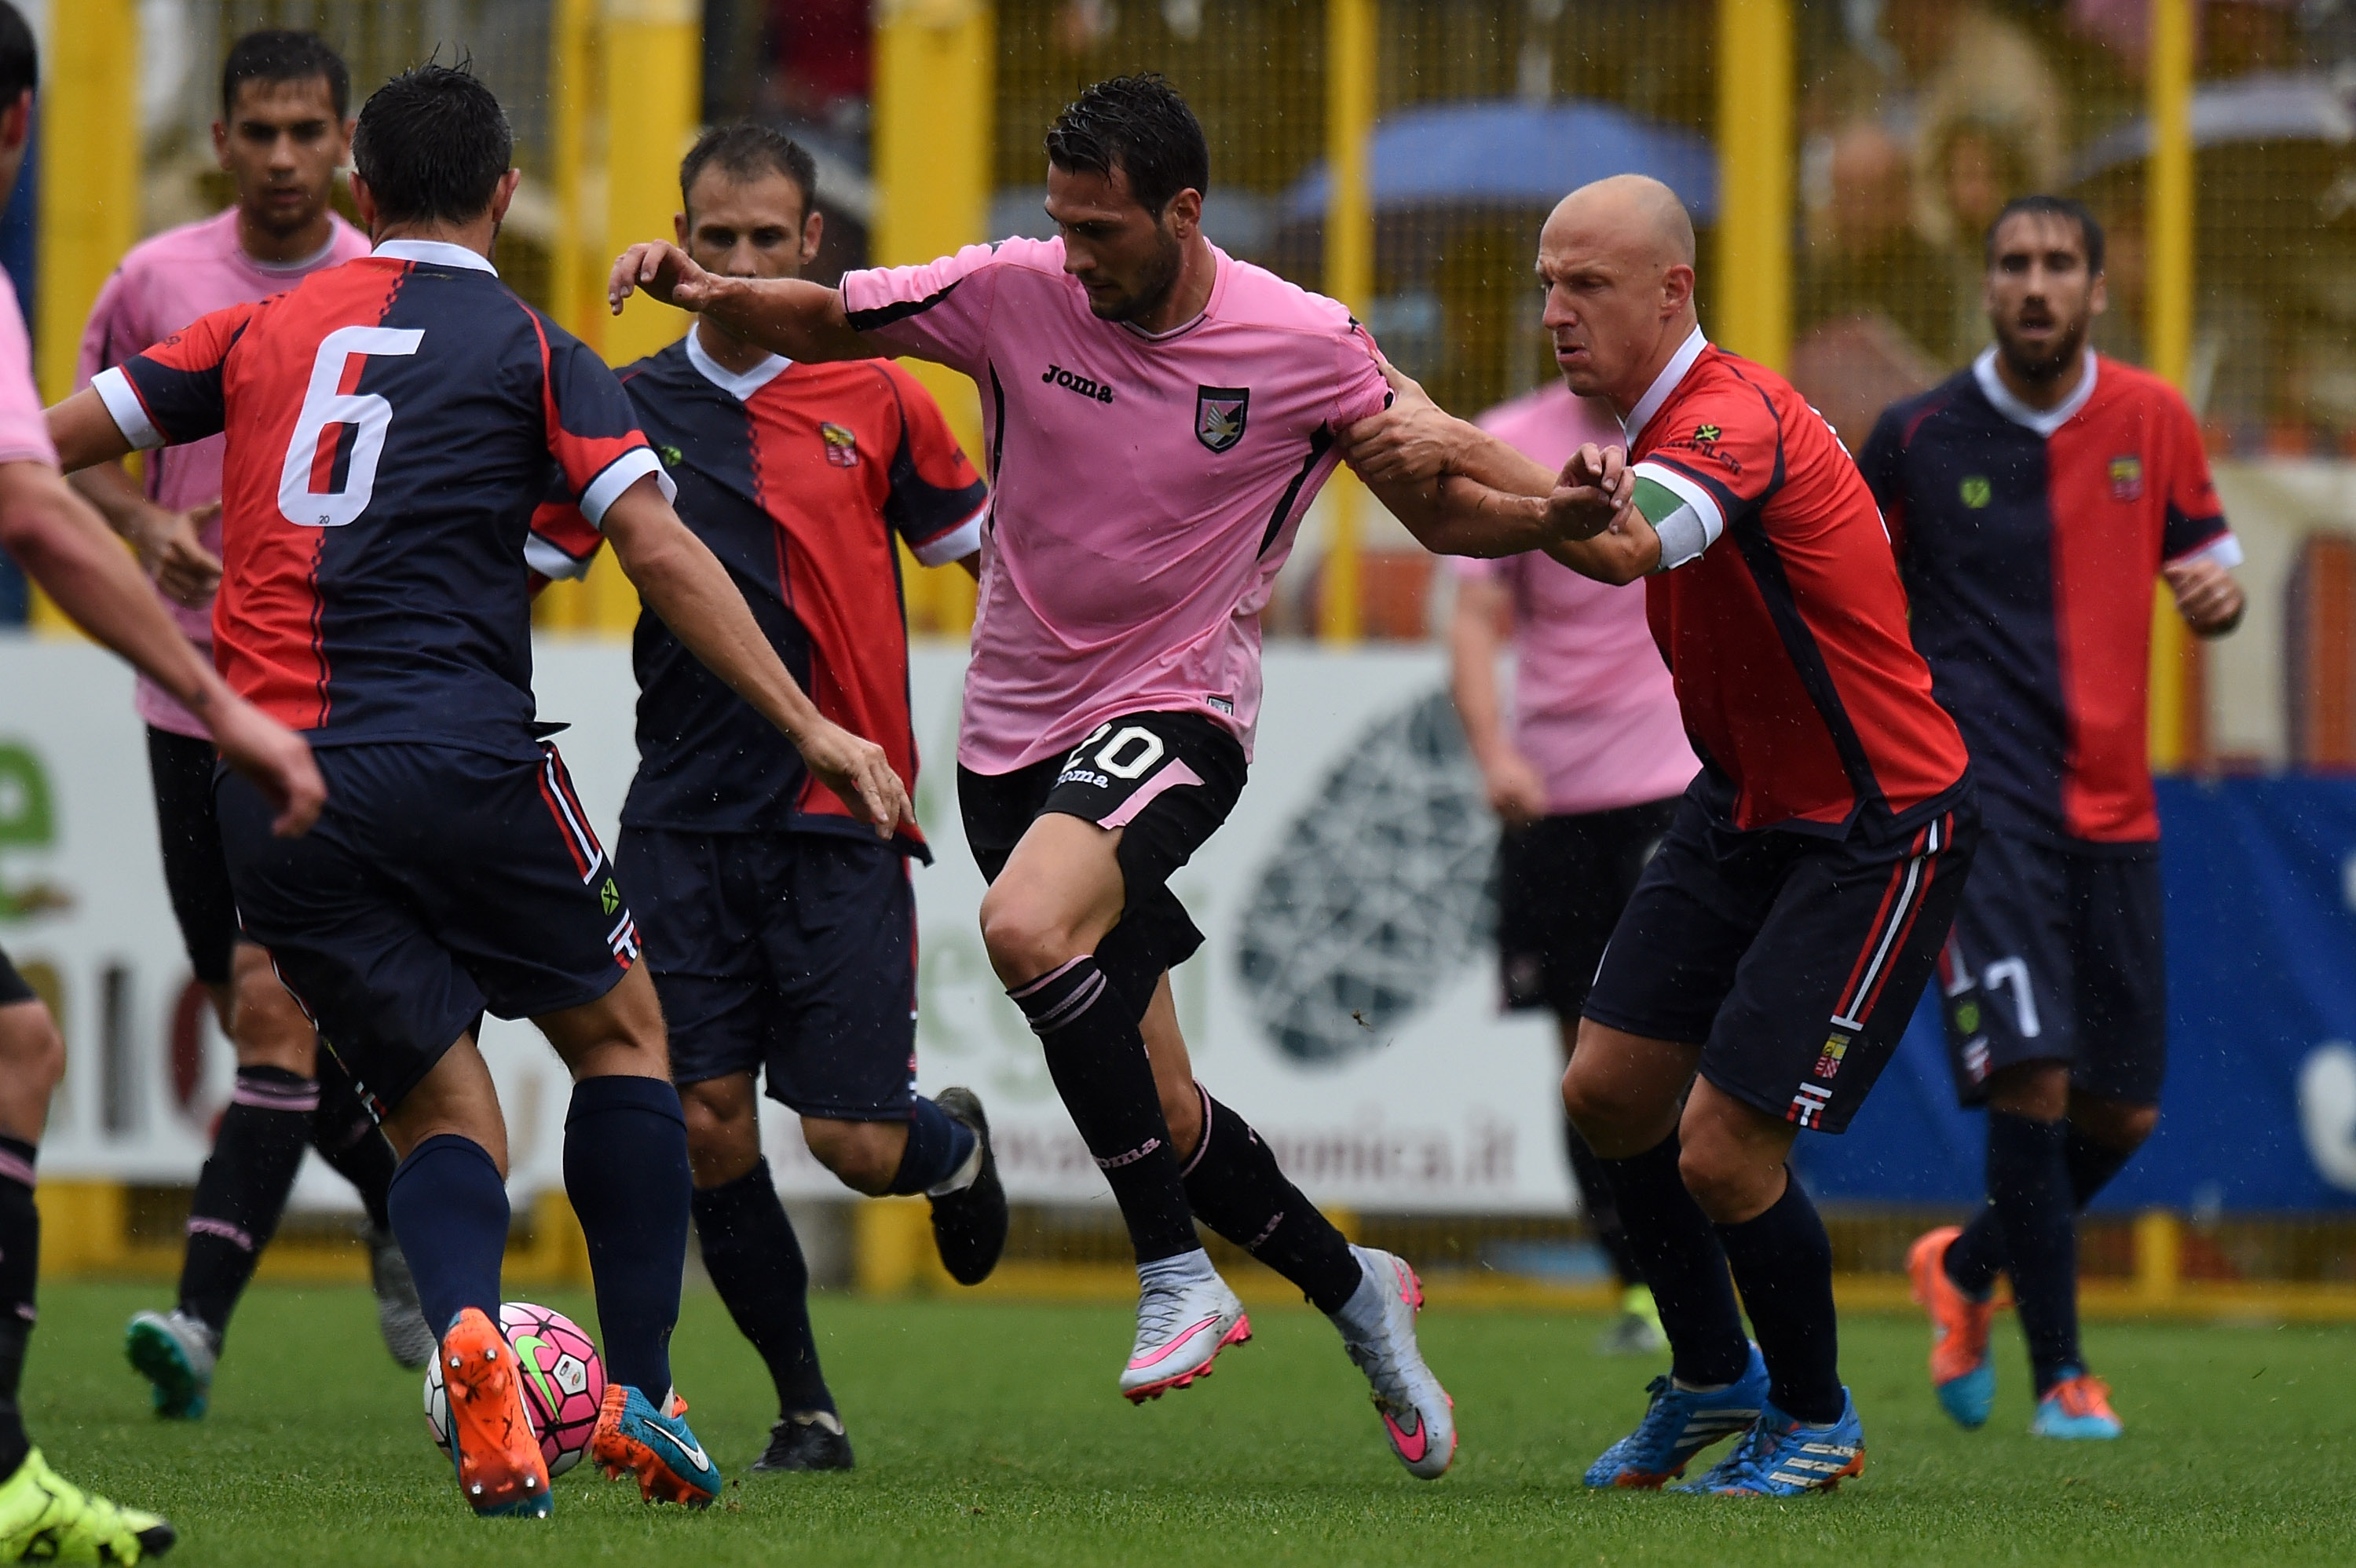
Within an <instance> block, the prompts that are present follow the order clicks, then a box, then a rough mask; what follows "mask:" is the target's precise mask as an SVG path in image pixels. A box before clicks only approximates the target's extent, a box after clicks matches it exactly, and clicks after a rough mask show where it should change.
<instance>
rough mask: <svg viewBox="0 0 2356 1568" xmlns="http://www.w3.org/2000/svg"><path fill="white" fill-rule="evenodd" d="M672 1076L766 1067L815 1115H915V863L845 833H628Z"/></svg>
mask: <svg viewBox="0 0 2356 1568" xmlns="http://www.w3.org/2000/svg"><path fill="white" fill-rule="evenodd" d="M615 859H616V862H617V863H618V865H619V866H620V869H621V872H622V876H623V878H624V880H626V881H627V882H628V883H629V884H630V893H631V897H632V898H634V899H635V900H636V901H637V910H638V913H639V916H640V918H641V919H642V920H643V921H644V922H645V926H644V931H645V943H646V957H647V966H648V969H649V970H650V971H651V972H652V973H653V975H654V980H655V990H656V992H657V993H658V994H659V995H660V997H662V1009H663V1022H664V1024H665V1026H666V1027H667V1028H668V1029H669V1031H670V1075H671V1078H672V1080H673V1081H674V1082H676V1083H701V1082H703V1081H704V1080H706V1079H710V1078H724V1077H727V1076H728V1075H729V1074H730V1073H734V1072H751V1073H756V1074H757V1073H760V1072H764V1071H765V1070H766V1073H767V1078H768V1092H769V1097H770V1098H771V1099H773V1100H776V1101H778V1102H779V1103H781V1104H787V1105H790V1106H792V1107H793V1108H794V1109H795V1110H796V1111H798V1112H799V1113H800V1114H802V1115H806V1116H825V1117H829V1118H830V1119H832V1120H836V1121H849V1122H875V1121H896V1120H903V1119H905V1117H906V1116H907V1115H908V1111H909V1107H910V1103H911V1102H912V1101H913V1100H914V1098H915V1096H916V893H915V891H914V890H913V889H912V888H911V887H910V885H909V882H908V861H907V857H906V856H905V855H903V854H902V853H901V852H900V851H899V850H898V849H896V848H893V847H892V846H891V845H889V844H885V843H883V842H882V841H880V840H878V839H874V838H867V839H859V838H853V837H850V836H849V835H847V834H834V833H776V834H753V833H719V834H713V833H679V832H672V831H669V830H668V829H664V828H658V827H626V828H624V829H623V830H622V839H621V843H620V844H619V846H617V848H616V852H615Z"/></svg>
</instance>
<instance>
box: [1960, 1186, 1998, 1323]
mask: <svg viewBox="0 0 2356 1568" xmlns="http://www.w3.org/2000/svg"><path fill="white" fill-rule="evenodd" d="M2004 1260H2005V1250H2004V1217H2003V1216H2002V1215H2000V1214H1998V1213H1997V1211H1996V1206H1995V1205H1994V1204H1990V1203H1983V1204H1981V1205H1980V1211H1979V1212H1978V1213H1976V1214H1975V1215H1973V1216H1972V1218H1971V1222H1970V1223H1969V1224H1967V1225H1965V1227H1964V1229H1963V1232H1962V1233H1961V1234H1959V1235H1958V1236H1956V1238H1955V1239H1954V1241H1952V1242H1949V1243H1947V1263H1946V1268H1947V1278H1948V1280H1949V1281H1950V1282H1952V1283H1953V1284H1954V1287H1955V1288H1956V1289H1957V1290H1960V1291H1962V1292H1963V1293H1964V1294H1965V1296H1970V1297H1971V1298H1972V1299H1973V1300H1975V1301H1986V1300H1987V1293H1988V1292H1989V1291H1991V1290H1993V1289H1994V1288H1996V1276H1997V1275H1998V1274H2000V1273H2002V1272H2003V1270H2004Z"/></svg>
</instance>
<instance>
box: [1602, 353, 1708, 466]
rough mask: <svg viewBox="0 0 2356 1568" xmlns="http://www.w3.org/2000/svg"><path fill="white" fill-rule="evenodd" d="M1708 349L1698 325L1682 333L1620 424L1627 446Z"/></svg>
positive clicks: (1638, 434)
mask: <svg viewBox="0 0 2356 1568" xmlns="http://www.w3.org/2000/svg"><path fill="white" fill-rule="evenodd" d="M1707 347H1709V339H1708V338H1707V337H1704V336H1702V332H1701V325H1700V324H1699V323H1696V324H1695V325H1694V329H1693V330H1692V331H1691V332H1689V333H1687V334H1686V340H1685V341H1684V342H1683V343H1680V344H1679V345H1677V351H1676V353H1675V354H1673V355H1671V356H1670V357H1669V362H1668V363H1667V364H1666V365H1664V366H1663V367H1661V373H1660V374H1659V375H1657V376H1655V377H1654V378H1653V384H1652V385H1651V386H1650V387H1647V388H1645V389H1644V396H1643V397H1641V398H1639V399H1637V400H1636V406H1635V407H1634V408H1633V409H1630V410H1629V411H1628V417H1627V418H1626V419H1624V420H1622V421H1620V428H1621V429H1622V430H1624V431H1626V432H1628V442H1629V444H1630V445H1632V446H1633V445H1634V444H1635V441H1636V438H1637V437H1638V436H1640V435H1642V434H1644V427H1645V426H1646V425H1647V424H1650V423H1651V422H1652V420H1653V416H1654V415H1655V414H1656V413H1659V412H1660V411H1661V405H1662V404H1663V403H1665V402H1667V401H1668V400H1669V394H1670V393H1672V392H1674V391H1676V389H1677V383H1678V382H1680V381H1682V380H1684V379H1686V372H1687V371H1688V370H1690V369H1692V368H1693V367H1694V361H1695V360H1697V359H1698V358H1700V357H1701V351H1702V350H1703V349H1705V348H1707Z"/></svg>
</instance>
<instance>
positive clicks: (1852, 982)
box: [1585, 786, 1979, 1133]
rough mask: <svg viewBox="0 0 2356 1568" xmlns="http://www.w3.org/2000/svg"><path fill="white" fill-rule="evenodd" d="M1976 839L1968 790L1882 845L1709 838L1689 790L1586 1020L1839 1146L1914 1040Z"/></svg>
mask: <svg viewBox="0 0 2356 1568" xmlns="http://www.w3.org/2000/svg"><path fill="white" fill-rule="evenodd" d="M1978 837H1979V807H1978V804H1977V800H1976V796H1975V795H1973V793H1972V791H1971V790H1970V789H1969V787H1968V786H1966V787H1965V788H1964V789H1963V790H1961V791H1960V792H1958V794H1957V795H1956V796H1955V797H1954V804H1953V805H1951V807H1950V808H1949V809H1948V810H1946V811H1944V813H1942V814H1940V815H1939V816H1934V817H1933V818H1932V819H1931V820H1930V821H1929V822H1928V823H1927V824H1925V825H1924V826H1923V827H1921V828H1919V829H1918V830H1916V831H1915V832H1914V833H1912V834H1911V835H1901V836H1898V837H1893V838H1891V839H1890V840H1889V841H1886V842H1884V841H1879V840H1877V839H1874V838H1872V837H1869V836H1867V835H1865V834H1862V833H1852V834H1851V835H1850V836H1849V837H1847V838H1826V837H1819V836H1816V835H1812V834H1804V833H1783V832H1777V831H1775V830H1773V829H1762V830H1761V831H1758V832H1752V833H1735V832H1730V831H1727V830H1724V829H1714V828H1713V827H1712V825H1711V821H1710V816H1709V813H1708V811H1707V810H1706V809H1704V807H1703V806H1702V805H1701V804H1700V802H1699V801H1698V800H1697V799H1696V798H1695V797H1694V795H1692V794H1690V793H1688V794H1687V796H1686V799H1685V801H1684V802H1683V804H1681V805H1679V806H1678V807H1677V815H1676V821H1675V822H1673V823H1672V824H1671V825H1670V827H1669V833H1668V837H1666V838H1665V839H1663V840H1662V842H1661V848H1660V851H1659V853H1657V854H1655V856H1654V857H1653V859H1652V863H1651V864H1650V865H1648V866H1647V867H1645V868H1644V878H1643V880H1640V881H1639V882H1638V883H1637V884H1636V891H1635V893H1634V895H1633V897H1632V898H1631V899H1630V900H1629V901H1628V908H1627V912H1625V913H1623V914H1622V916H1621V917H1620V924H1619V926H1618V928H1617V929H1616V930H1614V931H1613V932H1612V945H1611V947H1610V948H1609V949H1607V950H1606V951H1605V953H1604V955H1603V967H1602V970H1601V972H1600V973H1599V974H1598V975H1597V976H1596V977H1595V987H1594V989H1593V990H1591V991H1590V992H1589V993H1588V997H1587V1009H1586V1015H1585V1016H1586V1017H1588V1018H1590V1019H1594V1020H1595V1021H1596V1022H1597V1023H1600V1024H1602V1025H1604V1026H1606V1027H1607V1028H1611V1029H1624V1030H1625V1031H1627V1032H1628V1033H1630V1034H1634V1035H1642V1036H1644V1037H1645V1038H1647V1039H1651V1040H1676V1041H1678V1042H1681V1043H1684V1044H1689V1045H1697V1046H1699V1047H1700V1048H1701V1062H1700V1072H1701V1075H1702V1076H1703V1077H1704V1078H1707V1079H1708V1080H1709V1082H1710V1083H1713V1084H1716V1085H1717V1086H1718V1088H1719V1090H1721V1091H1722V1092H1724V1093H1727V1094H1730V1095H1731V1096H1733V1097H1734V1098H1735V1099H1737V1100H1740V1101H1741V1102H1742V1103H1743V1104H1747V1105H1750V1106H1752V1107H1753V1108H1755V1109H1757V1110H1761V1111H1764V1112H1766V1113H1767V1114H1768V1115H1772V1116H1781V1117H1783V1119H1785V1120H1786V1121H1790V1122H1794V1123H1797V1124H1798V1125H1801V1126H1803V1127H1810V1128H1814V1129H1815V1130H1816V1131H1819V1132H1827V1133H1837V1132H1840V1131H1842V1130H1843V1129H1845V1128H1846V1127H1847V1125H1848V1122H1849V1118H1850V1117H1851V1116H1853V1115H1856V1114H1857V1108H1858V1106H1859V1105H1861V1104H1864V1103H1865V1097H1866V1095H1867V1094H1868V1093H1869V1092H1870V1091H1871V1090H1872V1088H1873V1082H1874V1080H1875V1079H1876V1078H1879V1076H1880V1075H1881V1070H1882V1068H1884V1067H1885V1066H1887V1065H1889V1061H1890V1055H1891V1053H1892V1052H1893V1051H1896V1050H1897V1049H1898V1040H1899V1037H1900V1036H1901V1035H1903V1034H1904V1033H1905V1032H1906V1024H1907V1020H1908V1019H1910V1018H1911V1017H1912V1014H1913V1011H1914V1004H1915V1002H1916V1001H1917V1000H1918V999H1920V998H1921V997H1922V987H1923V984H1924V983H1925V982H1926V981H1928V980H1929V979H1930V977H1931V971H1932V969H1933V966H1934V965H1936V964H1937V962H1938V957H1939V949H1940V946H1941V944H1944V942H1945V941H1946V937H1947V927H1948V926H1949V924H1950V923H1952V922H1953V921H1954V914H1955V904H1956V901H1957V899H1958V898H1959V897H1960V896H1961V894H1962V892H1963V889H1964V883H1965V871H1967V870H1968V869H1970V867H1971V863H1972V848H1973V845H1974V843H1975V842H1976V839H1977V838H1978Z"/></svg>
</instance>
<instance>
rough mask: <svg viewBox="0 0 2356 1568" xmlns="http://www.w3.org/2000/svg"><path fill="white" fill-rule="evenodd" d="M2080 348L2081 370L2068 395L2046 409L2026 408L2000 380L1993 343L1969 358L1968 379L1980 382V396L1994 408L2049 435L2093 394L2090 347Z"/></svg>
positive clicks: (2006, 416)
mask: <svg viewBox="0 0 2356 1568" xmlns="http://www.w3.org/2000/svg"><path fill="white" fill-rule="evenodd" d="M2084 352H2085V356H2086V369H2085V373H2084V374H2083V375H2082V376H2080V377H2079V378H2078V384H2077V385H2076V386H2075V387H2073V388H2072V389H2071V390H2070V395H2069V396H2068V397H2066V398H2064V399H2062V400H2061V401H2060V402H2058V403H2056V404H2054V405H2053V406H2052V407H2051V408H2050V409H2033V408H2030V407H2029V405H2028V404H2027V403H2024V402H2022V401H2021V400H2019V398H2017V397H2015V396H2014V395H2013V391H2012V389H2011V388H2010V387H2008V386H2006V385H2005V384H2004V378H2003V377H2002V376H1999V375H1997V368H1996V345H1994V344H1990V345H1988V347H1986V348H1983V349H1981V350H1980V357H1978V358H1976V359H1975V360H1973V361H1972V379H1973V380H1975V381H1977V382H1978V383H1979V384H1980V396H1982V397H1984V398H1986V399H1987V400H1988V402H1989V403H1990V404H1991V405H1992V406H1993V407H1994V408H1995V409H1996V411H1997V412H1998V413H2000V414H2002V415H2003V416H2004V417H2005V418H2007V419H2008V420H2010V421H2012V422H2013V423H2015V424H2017V425H2025V426H2027V427H2028V428H2029V429H2030V430H2033V431H2035V432H2037V433H2038V434H2040V435H2041V436H2046V437H2049V438H2050V437H2051V435H2052V434H2053V432H2055V431H2057V430H2060V429H2061V427H2062V426H2063V425H2065V424H2068V423H2069V422H2070V421H2071V420H2072V419H2073V418H2075V417H2076V416H2077V412H2078V411H2079V410H2080V409H2083V408H2084V407H2085V406H2086V400H2087V399H2089V398H2091V397H2093V396H2094V368H2095V358H2094V350H2093V349H2092V348H2088V349H2086V350H2085V351H2084Z"/></svg>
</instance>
